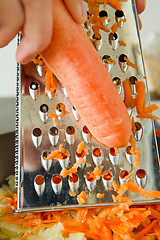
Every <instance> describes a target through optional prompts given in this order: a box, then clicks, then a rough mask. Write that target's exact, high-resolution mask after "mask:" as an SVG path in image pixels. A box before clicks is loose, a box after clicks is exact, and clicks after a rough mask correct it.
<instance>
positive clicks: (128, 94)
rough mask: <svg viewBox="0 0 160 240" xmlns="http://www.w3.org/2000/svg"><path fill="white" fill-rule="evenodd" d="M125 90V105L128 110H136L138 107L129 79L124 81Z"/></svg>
mask: <svg viewBox="0 0 160 240" xmlns="http://www.w3.org/2000/svg"><path fill="white" fill-rule="evenodd" d="M123 88H124V104H125V105H126V107H127V108H131V109H132V108H134V107H135V106H136V102H135V99H133V96H132V89H131V84H130V81H129V79H128V78H126V79H125V80H124V81H123Z"/></svg>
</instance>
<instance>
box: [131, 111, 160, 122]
mask: <svg viewBox="0 0 160 240" xmlns="http://www.w3.org/2000/svg"><path fill="white" fill-rule="evenodd" d="M136 117H137V118H141V119H142V120H143V118H149V119H156V120H160V118H159V117H156V116H154V115H152V114H150V113H143V112H142V113H139V114H137V116H136Z"/></svg>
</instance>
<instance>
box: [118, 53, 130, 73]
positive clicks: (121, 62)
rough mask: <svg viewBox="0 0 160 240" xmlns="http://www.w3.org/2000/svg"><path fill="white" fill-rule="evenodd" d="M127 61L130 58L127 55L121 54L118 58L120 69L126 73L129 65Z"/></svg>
mask: <svg viewBox="0 0 160 240" xmlns="http://www.w3.org/2000/svg"><path fill="white" fill-rule="evenodd" d="M127 59H128V57H127V55H125V54H121V55H120V56H119V58H118V62H119V66H120V69H121V70H122V72H124V73H125V72H126V71H127V70H128V63H127V61H126V60H127Z"/></svg>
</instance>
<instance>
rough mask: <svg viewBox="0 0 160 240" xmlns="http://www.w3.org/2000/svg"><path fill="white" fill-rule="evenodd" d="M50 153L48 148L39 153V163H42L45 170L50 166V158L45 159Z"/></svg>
mask: <svg viewBox="0 0 160 240" xmlns="http://www.w3.org/2000/svg"><path fill="white" fill-rule="evenodd" d="M50 153H51V152H50V151H49V150H45V151H43V152H42V154H41V163H42V166H43V168H44V169H45V170H46V171H49V170H50V168H51V166H52V159H49V160H46V159H47V157H48V155H49V154H50Z"/></svg>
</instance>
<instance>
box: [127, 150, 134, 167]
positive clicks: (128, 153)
mask: <svg viewBox="0 0 160 240" xmlns="http://www.w3.org/2000/svg"><path fill="white" fill-rule="evenodd" d="M126 158H127V160H128V162H129V163H130V164H131V165H132V163H133V160H134V154H132V153H131V146H128V147H127V148H126Z"/></svg>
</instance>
